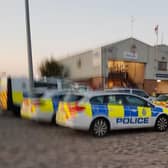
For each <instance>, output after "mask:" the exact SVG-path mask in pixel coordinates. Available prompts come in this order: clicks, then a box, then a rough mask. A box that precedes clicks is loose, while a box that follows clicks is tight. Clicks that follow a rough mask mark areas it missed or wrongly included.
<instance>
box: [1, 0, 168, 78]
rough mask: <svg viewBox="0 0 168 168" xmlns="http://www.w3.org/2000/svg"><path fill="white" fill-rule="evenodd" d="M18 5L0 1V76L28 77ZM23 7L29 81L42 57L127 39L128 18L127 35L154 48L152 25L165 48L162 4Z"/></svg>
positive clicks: (68, 1)
mask: <svg viewBox="0 0 168 168" xmlns="http://www.w3.org/2000/svg"><path fill="white" fill-rule="evenodd" d="M24 3H25V1H24V0H0V23H1V24H0V75H1V74H2V73H4V72H5V73H6V74H7V75H11V76H27V75H28V62H27V43H26V26H25V4H24ZM29 5H30V22H31V38H32V55H33V67H34V76H35V77H36V76H38V74H39V71H38V67H39V65H40V63H41V61H43V60H45V59H46V58H50V57H51V56H52V57H54V58H55V59H57V60H58V59H61V58H63V57H65V56H69V55H71V54H73V53H76V52H80V51H84V50H87V49H91V48H93V49H94V48H97V47H99V46H101V45H105V44H110V43H113V42H116V41H118V40H122V39H125V38H128V37H130V36H131V17H132V16H133V18H134V24H133V37H135V38H137V39H139V40H142V41H143V42H145V43H148V44H151V45H154V44H155V42H156V34H155V32H154V27H155V26H156V25H157V24H158V25H159V43H161V39H162V41H163V43H164V44H168V22H167V16H168V10H167V6H168V1H167V0H160V1H159V0H156V1H154V0H117V1H116V0H29ZM162 34H163V35H162ZM162 37H163V38H162Z"/></svg>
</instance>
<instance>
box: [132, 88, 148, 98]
mask: <svg viewBox="0 0 168 168" xmlns="http://www.w3.org/2000/svg"><path fill="white" fill-rule="evenodd" d="M132 93H133V94H136V95H138V96H141V97H145V98H148V97H149V96H148V95H147V94H146V93H145V92H144V91H142V90H133V91H132Z"/></svg>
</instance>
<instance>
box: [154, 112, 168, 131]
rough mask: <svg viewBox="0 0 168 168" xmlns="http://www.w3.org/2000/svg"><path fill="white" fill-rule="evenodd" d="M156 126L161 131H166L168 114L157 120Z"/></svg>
mask: <svg viewBox="0 0 168 168" xmlns="http://www.w3.org/2000/svg"><path fill="white" fill-rule="evenodd" d="M155 128H156V130H157V131H160V132H163V131H166V130H167V128H168V117H167V116H166V115H161V116H160V117H159V118H158V119H157V121H156V125H155Z"/></svg>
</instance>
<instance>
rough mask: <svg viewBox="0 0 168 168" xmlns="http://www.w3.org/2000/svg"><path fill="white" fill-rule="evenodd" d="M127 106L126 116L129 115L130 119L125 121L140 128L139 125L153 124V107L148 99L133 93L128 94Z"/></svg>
mask: <svg viewBox="0 0 168 168" xmlns="http://www.w3.org/2000/svg"><path fill="white" fill-rule="evenodd" d="M125 100H126V104H127V105H126V106H125V110H126V109H127V112H129V113H128V114H127V112H126V111H125V118H127V117H128V116H129V115H130V117H131V118H130V117H129V119H127V120H126V121H125V122H126V123H128V124H129V125H130V127H132V128H139V127H148V126H151V124H150V123H151V107H150V105H149V103H148V101H146V100H144V99H141V98H140V97H137V96H133V95H126V96H125Z"/></svg>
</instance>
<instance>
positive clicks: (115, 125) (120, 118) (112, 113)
mask: <svg viewBox="0 0 168 168" xmlns="http://www.w3.org/2000/svg"><path fill="white" fill-rule="evenodd" d="M107 102H108V116H109V119H110V121H111V127H112V129H124V128H129V127H130V124H129V121H130V119H131V115H130V111H128V110H126V107H125V105H124V104H125V103H124V102H125V100H124V96H123V95H108V96H107ZM125 114H127V118H125Z"/></svg>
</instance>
